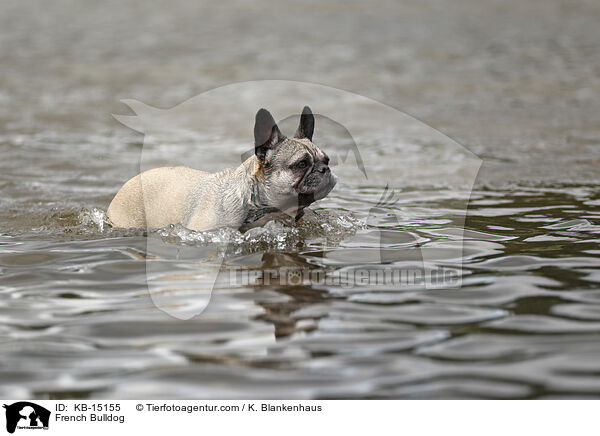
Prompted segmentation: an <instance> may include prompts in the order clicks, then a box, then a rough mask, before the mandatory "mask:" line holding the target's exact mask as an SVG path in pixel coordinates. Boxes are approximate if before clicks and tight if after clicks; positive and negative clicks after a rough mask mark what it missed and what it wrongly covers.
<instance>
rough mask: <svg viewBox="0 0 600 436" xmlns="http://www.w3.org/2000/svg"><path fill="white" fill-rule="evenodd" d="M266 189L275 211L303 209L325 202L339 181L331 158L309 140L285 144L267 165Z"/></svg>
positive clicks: (269, 158)
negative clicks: (334, 173)
mask: <svg viewBox="0 0 600 436" xmlns="http://www.w3.org/2000/svg"><path fill="white" fill-rule="evenodd" d="M263 168H264V173H265V185H266V186H267V187H268V190H269V197H270V198H271V201H272V202H273V203H277V204H273V206H274V207H278V208H279V209H282V210H284V209H288V208H290V209H294V208H295V209H303V208H304V207H306V206H308V205H309V204H311V203H313V202H314V201H317V200H320V199H322V198H325V196H326V195H327V194H329V192H330V191H331V190H332V189H333V187H334V186H335V184H336V182H337V178H336V177H335V176H334V175H333V173H332V172H331V170H330V169H329V157H328V156H327V155H326V154H325V153H324V152H323V151H322V150H321V149H319V148H318V147H317V146H316V145H315V144H313V143H312V142H311V141H310V140H309V139H307V138H293V139H285V140H283V141H282V142H281V143H280V144H279V145H278V146H277V148H276V149H275V150H274V151H273V153H269V155H268V156H267V159H266V161H265V163H264V166H263Z"/></svg>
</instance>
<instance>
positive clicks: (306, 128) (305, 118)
mask: <svg viewBox="0 0 600 436" xmlns="http://www.w3.org/2000/svg"><path fill="white" fill-rule="evenodd" d="M314 131H315V117H314V116H313V113H312V111H311V110H310V108H309V107H308V106H304V109H302V115H300V125H299V126H298V130H296V138H299V139H302V138H307V139H308V140H309V141H312V137H313V132H314Z"/></svg>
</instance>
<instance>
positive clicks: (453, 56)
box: [0, 1, 600, 399]
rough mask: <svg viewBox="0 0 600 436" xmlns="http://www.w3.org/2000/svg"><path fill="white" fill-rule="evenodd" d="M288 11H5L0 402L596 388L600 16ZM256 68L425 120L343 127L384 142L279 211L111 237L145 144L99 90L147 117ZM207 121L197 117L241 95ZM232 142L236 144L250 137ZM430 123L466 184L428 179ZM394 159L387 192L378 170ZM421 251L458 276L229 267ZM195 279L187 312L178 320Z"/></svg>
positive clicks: (0, 123) (69, 7)
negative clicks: (306, 207) (308, 201)
mask: <svg viewBox="0 0 600 436" xmlns="http://www.w3.org/2000/svg"><path fill="white" fill-rule="evenodd" d="M534 3H537V2H534ZM528 4H529V3H528ZM299 5H300V4H299V3H293V4H292V3H290V4H289V5H287V6H286V7H287V8H292V10H291V12H290V11H288V10H287V9H285V8H284V6H273V8H272V9H270V10H271V12H272V14H274V15H275V16H276V17H277V19H273V17H270V16H266V15H264V14H262V13H260V10H259V9H257V8H256V7H255V6H249V4H245V3H243V2H242V3H239V4H232V5H231V6H230V9H228V10H227V11H223V10H222V9H221V8H220V6H219V4H218V3H214V4H213V3H206V4H205V5H204V6H202V7H201V8H200V7H199V8H198V9H195V8H194V7H192V6H191V5H188V4H187V3H185V2H181V3H179V2H173V4H172V6H171V7H170V9H169V12H170V13H169V14H166V13H164V10H162V9H161V8H159V7H158V5H153V4H151V3H150V2H147V3H140V4H137V5H136V4H135V3H128V6H124V5H121V3H115V4H114V5H111V4H110V3H106V4H105V5H104V6H102V7H101V8H99V7H98V6H96V5H95V4H94V3H93V2H72V3H71V2H68V1H59V2H56V3H53V5H52V6H44V9H45V13H43V14H41V13H36V7H35V6H33V3H32V4H30V3H28V4H26V5H24V4H22V3H21V2H4V3H2V6H0V9H1V13H0V22H1V23H2V26H0V43H2V45H3V46H4V47H5V48H9V50H5V51H4V52H3V53H2V55H1V59H2V60H1V62H2V64H1V67H0V68H1V69H2V73H3V74H2V75H1V76H0V101H1V102H2V105H0V106H1V107H0V147H1V148H0V150H1V151H2V159H0V189H1V196H0V356H1V358H0V397H12V398H17V397H22V398H27V397H34V398H75V397H77V398H118V399H124V398H140V397H146V398H559V397H561V398H562V397H569V398H575V397H576V398H588V397H594V398H598V397H599V396H600V377H599V376H598V375H599V374H600V286H599V282H600V261H599V258H600V248H599V244H598V243H599V242H600V188H599V187H598V186H599V185H598V182H599V180H600V177H599V175H600V173H599V172H598V163H599V162H600V160H599V159H600V154H599V152H598V147H600V122H599V121H598V114H599V113H600V107H598V101H600V100H599V99H598V95H599V89H600V88H599V86H600V81H599V80H598V77H600V76H599V75H598V71H600V70H599V68H600V55H599V54H598V53H599V52H600V50H598V45H597V44H598V41H599V40H600V34H599V31H598V26H597V21H598V18H599V17H600V11H599V10H598V7H597V4H596V3H594V2H585V1H581V2H573V5H571V6H570V7H569V8H565V7H563V6H564V5H562V3H560V2H554V1H549V2H545V3H544V4H543V5H541V4H540V5H538V6H540V7H539V8H533V7H530V6H527V5H523V4H521V2H516V1H508V2H504V1H503V2H486V6H482V5H480V4H479V3H478V2H471V1H460V2H457V3H456V7H455V8H450V10H449V8H447V7H446V5H445V2H436V1H427V2H408V3H406V4H405V5H404V6H403V7H398V6H397V5H396V3H395V2H389V3H388V2H380V4H378V5H377V7H371V6H369V7H367V6H361V4H358V3H357V4H352V5H341V4H339V5H335V4H329V6H327V7H321V4H319V5H314V7H313V8H312V9H311V8H310V7H308V6H307V7H306V8H305V7H302V8H301V7H300V6H299ZM161 11H162V12H161ZM311 11H313V12H311ZM316 11H319V13H317V12H316ZM342 12H344V13H346V12H351V17H353V18H345V19H341V18H338V17H339V14H340V13H342ZM65 16H68V17H72V19H70V20H68V22H65V21H64V19H63V18H64V17H65ZM358 28H360V29H364V32H361V33H360V34H357V29H358ZM266 29H268V31H267V30H266ZM274 35H276V36H277V37H274ZM252 79H291V80H304V81H312V82H317V83H321V84H327V85H331V86H333V87H335V88H338V89H345V90H348V91H352V92H354V93H357V94H363V95H366V96H368V97H370V98H373V99H376V100H379V101H382V102H384V103H386V104H388V105H390V106H393V107H395V108H398V109H401V110H405V111H407V112H408V113H411V114H412V115H414V116H416V117H418V118H420V119H422V120H423V121H424V122H425V123H426V124H424V125H425V126H427V125H430V126H432V127H431V128H429V129H430V132H429V131H425V134H423V135H422V134H421V131H419V130H410V131H408V130H407V131H405V130H403V129H398V132H396V131H394V130H393V129H392V130H385V131H384V130H381V129H370V128H369V126H370V125H371V126H376V125H377V123H378V122H379V121H380V120H379V119H377V118H376V117H373V118H372V119H370V118H369V117H368V115H366V116H364V117H362V118H361V120H360V125H361V127H360V128H358V129H355V132H356V133H357V134H358V136H360V138H361V140H363V141H366V142H365V143H368V144H369V147H370V148H366V149H363V150H361V152H363V153H364V154H365V156H366V157H367V158H368V157H370V156H381V159H379V162H378V161H377V159H375V160H373V162H374V163H373V164H372V165H371V166H369V167H368V168H367V172H368V173H369V175H370V178H369V179H365V178H364V177H362V176H361V175H360V174H359V175H356V176H351V175H350V176H346V177H344V178H341V180H340V183H339V184H338V186H336V188H335V190H334V191H333V192H332V193H331V194H330V196H329V197H328V198H327V199H325V200H324V201H321V202H319V203H317V204H315V205H314V206H312V210H311V211H309V212H307V214H306V216H305V217H304V218H302V219H301V220H300V221H298V222H297V223H292V222H277V223H275V222H273V223H269V224H268V225H266V226H265V227H263V228H258V229H253V230H251V231H249V232H246V233H244V234H242V233H239V232H237V231H233V230H231V231H229V230H216V231H211V232H201V233H198V232H191V231H189V230H187V229H184V228H182V227H180V226H171V227H167V228H164V229H157V230H151V231H145V230H144V231H136V230H116V229H112V228H110V226H108V225H106V223H105V222H104V218H105V211H106V208H107V207H108V204H109V202H110V200H111V198H112V196H113V195H114V194H115V193H116V192H117V190H118V189H119V187H120V186H121V185H122V183H123V182H124V181H126V180H127V179H128V178H129V177H131V176H133V175H134V174H135V173H136V172H137V171H138V170H139V168H140V154H141V150H142V143H143V141H144V138H143V136H142V135H141V134H138V133H136V132H133V131H131V130H128V129H127V128H125V127H124V126H122V125H120V124H119V123H118V122H117V121H116V120H114V119H113V118H112V117H111V116H110V114H111V113H124V112H126V111H127V109H126V108H124V107H123V106H122V105H121V104H120V103H119V99H122V98H136V99H139V100H142V101H145V102H146V103H148V104H153V105H157V106H161V107H165V108H167V107H172V106H175V105H177V104H179V103H181V102H182V101H184V100H186V99H188V98H191V97H193V96H195V95H197V94H198V93H200V92H202V91H205V90H207V89H210V88H213V87H216V86H219V85H224V84H227V83H230V82H238V81H245V80H252ZM280 98H281V99H283V100H285V99H290V98H292V97H291V94H288V95H286V94H282V95H281V96H280ZM293 103H294V105H295V104H296V102H295V101H294V102H293ZM304 104H305V103H304V102H302V101H298V102H297V106H298V108H301V107H302V106H303V105H304ZM311 104H312V103H311ZM317 105H318V106H315V104H312V106H313V110H315V111H316V112H318V111H319V110H320V109H322V108H326V107H336V106H339V105H340V102H339V101H337V100H331V99H329V100H328V97H326V96H323V100H322V101H320V102H319V101H318V100H317ZM319 106H320V108H319ZM219 110H220V111H222V112H218V111H216V112H215V116H216V117H217V120H216V121H215V125H217V126H219V125H220V124H219V120H223V119H226V118H227V117H226V115H227V114H231V113H236V111H238V110H240V105H239V102H237V101H235V100H232V101H229V102H228V103H227V104H225V105H224V106H223V107H222V108H220V109H219ZM219 115H221V116H222V118H219ZM357 122H358V120H357ZM415 122H416V121H415ZM223 123H224V121H223ZM320 126H321V128H324V127H323V126H324V124H322V123H321V124H317V132H319V128H320ZM348 127H351V126H348ZM198 130H199V131H200V132H202V128H201V127H199V128H198ZM232 130H235V132H236V133H235V134H236V135H237V136H236V139H235V141H237V142H235V144H234V145H235V147H238V148H235V147H232V149H234V151H233V154H234V155H235V156H236V157H237V156H238V154H236V153H238V152H239V151H243V150H244V147H245V145H244V144H243V143H242V142H239V141H243V138H245V136H244V135H248V136H249V137H248V141H251V137H250V135H251V125H250V124H248V125H247V126H246V125H238V126H233V127H232ZM439 131H442V132H443V133H445V134H448V135H450V136H452V137H453V138H455V139H457V140H460V141H461V142H462V143H464V145H465V146H466V147H467V148H468V149H469V150H471V151H472V152H473V153H475V154H477V155H478V156H479V157H481V159H482V160H483V165H482V167H481V171H480V172H479V175H478V177H477V179H476V180H475V184H474V189H473V190H472V191H471V190H470V189H468V188H469V187H468V186H467V187H466V188H465V186H462V185H455V184H452V183H450V182H449V181H448V180H446V179H445V175H443V174H440V173H439V172H438V170H437V168H441V167H442V166H443V164H445V163H447V162H451V161H453V159H455V158H457V157H456V155H454V154H447V153H443V152H442V151H443V150H442V147H441V145H440V143H439V142H436V140H433V139H432V138H433V136H428V134H427V133H428V132H429V133H431V132H433V133H432V135H433V134H434V133H435V132H437V133H436V134H440V135H441V133H439ZM321 132H323V130H321ZM390 132H391V133H390ZM318 134H319V133H317V134H316V135H317V136H316V137H318ZM321 139H323V141H322V143H321V145H322V146H323V148H324V149H325V150H326V151H328V150H332V149H335V148H336V147H342V146H343V139H344V138H342V137H341V136H336V133H335V131H331V132H330V136H326V137H325V136H322V137H321ZM324 139H327V140H326V141H325V140H324ZM216 142H218V141H216ZM248 143H249V144H251V142H248ZM340 144H342V145H340ZM196 146H197V144H195V143H194V141H190V140H189V138H187V139H185V140H183V139H178V138H171V141H170V142H168V143H166V144H165V145H164V146H163V147H164V148H161V149H160V150H161V153H163V152H164V153H163V154H162V155H161V156H162V157H161V158H162V159H164V158H165V156H166V157H167V158H171V157H173V159H174V160H181V159H183V160H186V159H188V156H189V159H190V160H194V159H196V160H195V161H194V166H197V167H198V166H199V165H201V164H202V161H203V159H204V158H203V155H202V154H201V153H198V152H197V151H194V150H197V149H195V148H194V147H196ZM178 147H180V148H178ZM174 150H177V151H174ZM181 150H184V151H185V153H183V154H181ZM338 151H339V150H338ZM204 161H205V159H204ZM152 162H153V161H152V159H150V160H149V161H147V163H148V164H150V165H151V164H152ZM402 165H404V167H403V166H402ZM398 168H406V171H409V170H410V171H412V172H410V174H408V173H406V172H404V171H405V170H404V169H403V170H399V169H398ZM394 171H396V172H397V173H398V174H397V179H396V182H397V183H395V186H394V193H393V196H394V201H393V202H391V203H390V202H388V203H387V204H383V205H382V202H381V200H382V198H383V197H384V196H385V186H384V185H383V184H380V183H376V181H377V180H378V179H377V176H378V175H382V174H393V173H394ZM407 174H408V175H407ZM467 205H468V214H467V216H466V219H465V216H464V211H465V207H466V206H467ZM463 228H464V232H463ZM150 246H152V247H154V248H157V249H160V250H171V252H173V251H174V252H176V255H175V256H171V257H164V256H162V257H161V255H159V254H156V253H151V252H150V250H149V247H150ZM453 247H454V248H456V247H460V248H461V249H460V251H459V254H458V256H457V255H456V253H457V252H456V250H450V249H451V248H453ZM160 250H159V251H160ZM424 253H429V254H430V255H432V256H433V257H435V259H437V260H436V262H437V264H439V265H445V266H455V267H456V266H461V267H462V268H461V269H460V275H459V279H460V281H461V286H460V287H438V288H436V287H429V288H427V289H423V288H422V287H419V286H389V285H388V286H386V285H378V286H344V285H343V284H342V283H336V282H334V283H333V284H331V283H329V284H328V283H327V282H324V283H320V284H319V283H315V282H302V283H295V284H291V283H287V284H281V283H278V282H276V281H273V282H271V283H265V282H251V283H237V282H236V283H232V282H228V281H227V277H230V276H229V274H230V273H231V271H240V270H243V271H249V272H255V273H258V274H259V276H260V273H261V272H264V271H266V270H273V269H275V270H280V269H285V268H290V269H303V270H304V269H306V270H310V271H313V272H318V273H322V274H324V276H326V277H330V278H331V277H336V276H339V274H342V273H346V272H348V271H354V270H357V269H359V268H361V267H369V266H373V265H374V264H379V263H381V262H383V263H384V264H385V265H389V266H393V267H397V268H408V267H411V266H412V265H414V263H415V259H417V260H418V261H422V260H423V259H422V258H421V257H419V256H421V255H423V256H425V254H424ZM415 256H417V257H415ZM149 265H150V266H149ZM149 271H150V272H152V274H150V273H149ZM214 273H218V277H219V278H218V279H217V281H216V282H215V287H214V290H213V292H212V295H211V296H210V302H209V304H208V306H207V307H206V310H204V311H203V312H202V313H201V314H200V315H198V316H196V317H192V318H191V319H181V318H185V317H186V316H187V317H189V315H190V314H193V313H195V312H196V311H197V309H198V307H203V304H204V303H205V302H206V294H205V293H203V292H200V291H199V290H200V289H205V288H206V283H210V284H211V285H212V281H211V280H212V279H213V278H214ZM211 274H213V275H211ZM150 293H152V294H153V295H152V296H153V297H156V296H159V297H160V306H161V308H162V309H166V312H165V310H159V308H157V305H156V304H155V303H156V300H153V299H152V298H151V295H150ZM167 312H168V313H167ZM169 313H170V314H169ZM172 315H173V316H172Z"/></svg>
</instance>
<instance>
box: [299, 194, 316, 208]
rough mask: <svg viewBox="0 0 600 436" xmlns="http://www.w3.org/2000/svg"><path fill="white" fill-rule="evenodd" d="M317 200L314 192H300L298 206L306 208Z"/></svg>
mask: <svg viewBox="0 0 600 436" xmlns="http://www.w3.org/2000/svg"><path fill="white" fill-rule="evenodd" d="M314 202H315V194H314V193H312V192H309V193H306V194H298V207H299V208H305V207H306V206H310V205H311V204H312V203H314Z"/></svg>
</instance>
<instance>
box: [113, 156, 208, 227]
mask: <svg viewBox="0 0 600 436" xmlns="http://www.w3.org/2000/svg"><path fill="white" fill-rule="evenodd" d="M206 176H208V173H205V172H204V171H199V170H194V169H192V168H188V167H162V168H154V169H151V170H148V171H145V172H143V173H141V174H138V175H137V176H135V177H134V178H132V179H130V180H129V181H128V182H127V183H125V184H124V185H123V187H122V188H121V189H120V190H119V192H118V193H117V195H116V196H115V198H114V199H113V200H112V202H111V203H110V206H109V207H108V211H107V212H106V215H107V217H108V219H109V222H110V223H111V224H112V225H114V226H115V227H123V228H134V227H135V228H144V227H148V228H161V227H165V226H167V225H169V224H172V223H178V222H181V221H182V220H183V219H184V216H185V214H186V212H188V211H186V204H188V201H187V199H188V196H189V195H190V192H191V191H192V188H193V187H194V186H197V185H198V184H199V183H200V182H201V180H202V179H203V178H205V177H206Z"/></svg>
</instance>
